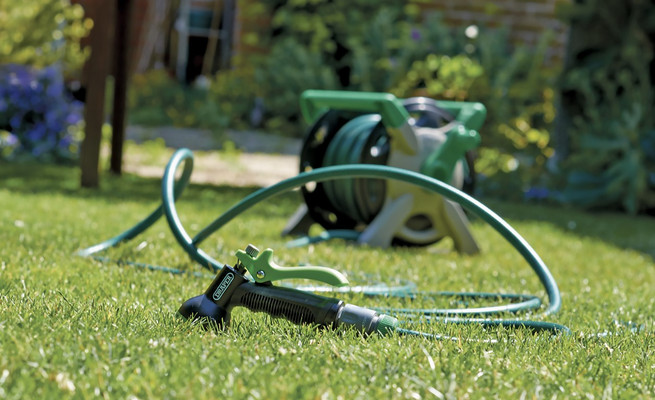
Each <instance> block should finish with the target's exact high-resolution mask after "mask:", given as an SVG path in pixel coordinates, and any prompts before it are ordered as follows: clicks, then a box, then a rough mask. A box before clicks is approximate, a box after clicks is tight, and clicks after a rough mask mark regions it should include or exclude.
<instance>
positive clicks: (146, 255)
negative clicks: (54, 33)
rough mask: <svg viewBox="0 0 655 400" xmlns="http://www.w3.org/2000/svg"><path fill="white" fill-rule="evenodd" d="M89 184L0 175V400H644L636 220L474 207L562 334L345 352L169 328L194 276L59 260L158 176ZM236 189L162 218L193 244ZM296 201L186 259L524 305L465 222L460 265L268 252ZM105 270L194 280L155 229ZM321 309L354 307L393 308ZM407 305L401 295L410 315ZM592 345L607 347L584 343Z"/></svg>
mask: <svg viewBox="0 0 655 400" xmlns="http://www.w3.org/2000/svg"><path fill="white" fill-rule="evenodd" d="M105 178H106V179H103V185H102V187H101V188H100V189H98V190H86V189H81V188H80V187H79V170H78V169H77V168H64V167H61V166H52V167H49V168H43V167H42V166H41V165H29V164H28V165H16V164H13V165H12V164H2V163H0V182H2V185H0V204H2V205H3V207H2V209H1V210H0V226H1V227H2V229H0V241H1V242H2V244H3V245H2V246H0V260H1V261H0V274H1V275H2V279H0V321H1V322H0V343H1V344H2V351H1V352H0V397H1V398H3V399H4V398H6V399H29V398H43V399H46V398H47V399H68V398H74V399H78V398H96V397H107V398H142V399H147V398H189V399H203V398H221V399H223V398H224V399H245V398H255V399H256V398H262V399H316V398H326V399H337V398H344V399H377V398H380V399H418V398H423V399H430V398H440V397H444V398H447V399H457V398H519V397H521V396H524V397H526V398H553V397H558V398H581V397H587V398H591V397H592V396H593V398H603V397H605V398H652V397H653V396H655V375H654V374H653V368H652V367H653V355H654V354H653V351H654V349H655V335H653V328H654V325H653V315H655V301H654V300H653V296H652V290H653V286H654V285H655V268H653V266H654V265H653V259H652V257H653V256H655V253H653V251H654V249H655V243H654V242H653V240H654V239H655V234H653V233H654V232H655V221H653V220H652V219H648V218H637V217H631V216H626V215H617V214H608V213H606V214H600V215H598V214H595V215H587V214H584V213H582V212H579V211H575V210H566V209H558V208H546V207H538V206H526V205H521V204H511V203H493V204H489V206H490V207H491V208H492V209H494V210H496V211H497V212H499V213H500V214H501V215H503V216H506V217H507V218H508V221H509V222H510V223H511V224H512V225H513V226H514V227H515V228H516V229H517V230H518V231H519V232H520V233H521V234H522V235H523V236H524V237H525V238H526V240H528V241H529V242H530V243H531V244H532V245H533V246H534V247H535V249H536V251H537V252H538V253H540V254H541V255H542V256H543V257H544V260H545V261H546V262H547V263H548V265H549V266H550V268H551V271H552V272H553V275H554V276H555V278H556V279H557V282H558V284H559V286H560V288H561V290H562V295H563V309H562V311H561V312H560V313H559V314H557V315H554V316H551V317H549V320H552V321H555V322H559V323H563V324H566V325H568V326H570V327H571V328H572V329H573V332H574V334H573V335H571V336H569V337H561V338H557V339H551V338H549V337H548V336H547V335H543V334H532V333H528V332H526V331H525V330H522V329H517V330H512V331H506V330H494V329H489V330H482V329H479V328H478V327H476V326H455V325H453V324H433V325H431V326H430V327H426V326H418V327H417V328H418V329H427V330H428V331H430V332H432V333H440V334H451V335H455V336H456V337H458V338H459V339H460V340H458V341H432V340H428V339H424V338H408V337H399V336H393V337H384V338H381V337H377V336H375V335H374V336H371V337H362V335H359V334H357V333H356V332H352V331H350V332H340V331H336V330H319V329H316V328H315V327H309V326H304V327H301V326H296V325H292V324H290V323H288V322H285V321H280V320H274V319H271V318H268V317H267V316H265V315H263V314H262V313H252V312H249V311H246V310H244V309H242V308H236V309H235V310H234V313H233V317H232V326H231V327H230V329H228V330H227V331H225V332H220V333H214V332H206V331H203V330H202V329H200V328H199V327H194V326H191V325H189V324H186V323H181V322H180V320H179V319H177V318H176V317H175V313H176V311H177V308H178V307H179V306H180V304H181V303H182V302H183V301H184V300H186V299H187V298H189V297H192V296H195V295H198V294H199V293H201V292H202V291H203V290H205V288H206V287H207V285H208V284H209V282H210V280H211V278H206V279H199V278H193V277H184V276H179V275H172V274H165V273H154V272H152V271H146V270H140V269H136V268H130V267H127V266H125V265H117V264H115V263H99V262H96V261H93V260H89V259H85V258H80V257H76V256H74V252H75V251H76V250H79V249H80V248H82V247H85V246H89V245H91V244H93V243H96V242H98V241H100V240H103V239H105V238H108V237H111V236H113V235H115V234H116V233H118V232H120V231H122V230H124V229H126V228H127V227H129V226H130V225H131V224H132V223H133V222H136V221H139V220H140V219H141V218H143V216H144V215H146V214H147V213H149V212H150V211H151V210H152V209H153V208H154V207H156V205H157V203H158V201H157V199H158V198H159V192H160V190H161V187H160V181H159V180H158V179H143V178H139V177H135V176H132V175H129V174H127V175H124V176H122V177H121V178H118V177H114V176H109V175H108V176H106V177H105ZM251 192H252V189H244V188H233V187H227V186H220V187H212V186H206V185H200V184H192V185H190V186H189V188H187V190H186V191H185V192H184V194H183V195H182V196H181V197H180V199H179V201H178V202H177V203H176V204H177V207H178V209H179V211H180V214H181V217H182V220H183V222H184V224H185V226H187V227H189V229H190V232H191V233H195V232H197V231H198V229H200V228H201V227H203V226H205V225H206V224H207V223H209V222H210V221H212V220H213V219H214V218H215V217H216V216H217V214H218V213H219V212H220V211H222V210H226V209H227V208H228V207H230V206H231V205H233V204H234V203H235V202H236V201H237V200H239V199H241V198H243V197H244V196H245V195H247V194H249V193H251ZM298 203H299V196H297V194H295V193H291V194H288V195H283V196H279V197H276V198H275V200H274V201H269V202H266V203H265V204H262V205H261V206H257V207H255V208H253V209H251V210H249V211H248V212H246V213H244V214H243V216H241V217H239V218H238V219H236V220H234V221H232V222H231V223H229V224H228V225H227V226H226V227H225V228H224V229H225V230H226V231H222V230H221V231H219V232H217V234H215V235H212V236H210V237H209V238H208V239H207V240H206V241H204V242H203V243H202V244H201V247H202V248H203V249H204V250H205V251H207V252H208V253H209V254H210V255H211V256H213V257H216V259H217V260H220V261H222V262H227V263H233V262H234V260H235V259H234V250H235V249H237V248H242V247H243V246H244V245H246V244H247V243H253V244H255V245H257V246H259V247H260V248H263V247H272V248H274V249H277V250H276V256H277V257H279V258H278V262H279V263H280V264H282V265H296V264H298V263H301V262H308V263H312V264H317V263H320V264H321V265H326V266H330V267H333V268H337V269H339V270H340V271H343V272H345V273H348V276H349V278H351V277H357V276H361V275H358V274H357V273H358V272H360V273H361V272H367V273H374V274H375V276H377V277H380V279H382V281H383V282H389V281H390V280H391V279H393V278H398V277H402V278H405V279H409V280H411V281H414V282H416V283H417V284H418V285H419V286H420V288H421V289H424V290H482V291H490V292H497V291H503V292H517V293H539V285H538V282H537V279H536V277H535V276H534V273H533V272H532V271H531V269H530V268H529V267H528V266H527V265H526V264H525V262H524V261H523V260H522V259H521V258H520V256H518V255H517V254H516V253H515V252H513V251H512V250H511V248H510V247H509V245H508V244H507V243H505V242H504V241H503V240H502V239H501V238H500V236H499V235H497V234H494V232H492V231H491V230H490V229H488V228H487V227H486V226H484V225H483V224H481V223H480V221H477V222H475V221H474V222H473V224H472V230H473V232H474V234H475V236H476V237H477V238H479V240H480V243H481V245H482V247H483V252H482V253H481V254H480V255H479V256H475V257H462V256H459V255H457V254H456V253H454V252H442V251H440V250H441V249H440V248H439V247H438V246H437V247H435V248H431V249H424V248H414V249H394V250H380V249H375V250H374V249H370V248H368V247H366V246H352V245H348V244H346V243H343V242H339V241H337V242H330V243H323V244H317V245H314V246H312V247H311V249H308V248H300V249H284V241H285V239H284V238H281V237H280V236H279V232H280V229H282V227H283V226H284V224H285V221H286V218H287V217H288V216H289V215H290V214H291V213H292V212H293V211H294V210H295V208H296V207H297V205H298ZM109 256H110V257H113V258H115V259H121V260H124V261H128V260H129V261H142V262H146V263H152V264H159V265H167V266H174V267H180V268H186V269H189V270H192V271H201V268H200V267H199V266H198V265H192V264H191V263H190V262H189V258H188V256H187V255H186V254H185V253H184V252H183V251H182V250H181V249H180V248H179V246H178V245H177V242H176V241H175V239H174V238H173V237H172V235H171V234H170V232H169V230H168V227H167V225H166V223H164V222H162V221H160V222H159V223H157V224H155V225H154V226H153V227H152V228H151V230H149V231H147V232H146V233H144V234H143V236H140V237H138V238H137V239H136V240H134V241H132V242H128V243H125V244H124V245H123V246H121V247H120V248H118V249H115V250H114V251H113V252H112V253H110V254H109ZM617 265H620V266H621V267H620V268H617V267H616V266H617ZM397 266H398V267H400V268H398V267H397ZM333 295H334V296H335V297H340V298H343V299H344V300H345V301H349V302H352V303H353V304H360V305H364V306H374V305H384V304H386V303H385V302H387V301H393V299H390V298H381V297H375V298H369V297H363V296H356V295H354V296H347V295H344V294H338V293H334V294H333ZM541 296H543V294H541ZM424 303H425V300H424V299H421V298H416V299H414V300H413V301H412V303H411V306H412V307H420V306H422V305H423V304H424ZM512 317H517V316H512ZM617 320H618V321H633V322H634V323H635V324H637V325H640V326H642V324H643V327H644V330H643V331H642V332H641V333H638V334H632V333H630V332H627V329H625V328H624V327H621V326H617V325H616V321H617ZM602 331H610V332H611V334H609V335H606V336H600V337H598V336H596V335H594V333H596V332H602ZM479 338H494V339H498V340H499V341H500V343H498V344H490V343H484V342H478V341H477V339H479ZM328 378H329V379H328ZM524 394H525V395H524Z"/></svg>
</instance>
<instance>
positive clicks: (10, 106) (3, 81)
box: [0, 65, 82, 160]
mask: <svg viewBox="0 0 655 400" xmlns="http://www.w3.org/2000/svg"><path fill="white" fill-rule="evenodd" d="M81 120H82V105H81V103H79V102H76V101H73V100H72V99H71V98H70V96H69V94H68V93H67V92H66V91H65V87H64V83H63V78H62V76H61V73H60V71H59V69H57V68H55V67H47V68H44V69H42V70H36V69H33V68H30V67H27V66H22V65H5V66H0V127H4V129H7V130H9V131H10V133H9V136H8V138H7V137H6V136H5V138H4V139H3V140H2V141H0V149H2V148H3V147H8V148H10V149H11V152H10V155H11V153H23V154H32V155H33V156H34V157H37V158H40V157H45V158H53V157H54V159H55V160H56V159H61V158H62V157H63V158H65V159H70V158H72V157H74V156H75V155H74V154H72V153H70V148H71V147H72V146H71V144H72V143H73V142H74V139H73V138H72V137H71V135H70V133H69V132H68V131H69V129H68V127H69V126H71V125H75V124H77V123H79V122H80V121H81ZM0 154H7V152H2V151H0Z"/></svg>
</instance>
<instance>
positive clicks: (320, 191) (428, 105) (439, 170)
mask: <svg viewBox="0 0 655 400" xmlns="http://www.w3.org/2000/svg"><path fill="white" fill-rule="evenodd" d="M300 105H301V110H302V113H303V117H304V118H305V120H306V121H308V122H312V121H314V122H313V124H312V126H311V127H310V129H309V131H308V134H307V137H306V138H305V140H304V142H303V147H302V150H301V154H300V172H306V171H311V170H313V169H316V168H320V167H327V166H332V165H344V164H378V165H389V166H393V167H399V168H404V169H408V170H411V171H416V172H420V173H423V174H425V175H428V176H431V177H433V178H436V179H439V180H441V181H443V182H447V183H450V184H451V185H452V186H455V187H457V188H460V189H462V188H464V189H465V190H466V189H468V190H471V189H472V185H473V182H474V171H473V164H472V157H470V151H471V150H473V149H474V148H476V147H477V146H478V145H479V144H480V135H479V134H478V132H477V130H478V129H479V128H480V127H481V125H482V123H483V122H484V118H485V116H486V109H485V107H484V105H482V104H481V103H469V102H452V101H436V100H433V99H430V98H426V97H416V98H409V99H405V100H404V101H401V100H400V99H397V98H396V97H395V96H393V95H391V94H388V93H362V92H346V91H318V90H309V91H306V92H304V93H303V95H302V97H301V103H300ZM302 195H303V198H304V200H305V204H303V205H301V207H300V208H299V209H298V211H296V213H295V214H294V215H293V216H292V217H291V218H290V220H289V221H288V223H287V226H286V227H285V229H284V231H283V234H292V235H298V234H303V235H307V234H308V232H309V228H310V227H311V225H313V224H314V223H318V224H320V225H321V226H322V227H323V228H324V229H326V230H328V231H334V230H352V231H356V232H359V234H358V235H357V240H358V242H360V243H365V244H368V245H372V246H379V247H388V246H390V245H412V246H426V245H430V244H432V243H435V242H437V241H439V240H441V239H443V238H444V237H450V238H452V240H453V243H454V247H455V249H457V251H459V252H462V253H467V254H473V253H477V252H478V251H479V247H478V245H477V243H476V242H475V239H474V238H473V236H472V234H471V232H470V231H469V229H468V220H467V217H466V215H465V214H464V212H463V210H462V208H461V207H460V206H459V205H458V204H457V203H454V202H451V201H449V200H446V199H443V198H442V197H441V196H439V195H436V194H434V193H428V192H427V191H425V190H423V189H419V188H417V187H416V186H413V185H408V184H405V183H403V182H398V181H386V180H382V179H342V180H335V181H329V182H324V183H321V182H319V183H315V184H311V185H305V186H303V187H302Z"/></svg>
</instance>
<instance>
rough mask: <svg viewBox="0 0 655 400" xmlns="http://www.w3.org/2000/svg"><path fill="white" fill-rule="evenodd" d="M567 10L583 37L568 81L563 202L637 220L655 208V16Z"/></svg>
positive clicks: (619, 0) (639, 6)
mask: <svg viewBox="0 0 655 400" xmlns="http://www.w3.org/2000/svg"><path fill="white" fill-rule="evenodd" d="M561 10H562V13H563V17H564V18H565V19H566V20H568V21H570V22H572V23H573V24H574V25H573V27H574V32H575V35H573V36H572V38H571V40H572V42H571V46H572V50H571V53H572V57H571V59H572V60H573V61H572V63H571V65H570V66H569V68H568V69H567V70H566V71H565V73H564V75H563V78H562V90H563V97H564V99H565V103H564V104H565V106H566V109H567V111H568V113H569V114H571V121H572V123H571V125H570V126H569V129H568V135H569V138H570V142H569V146H570V149H569V150H570V154H569V157H568V158H567V159H566V161H565V163H564V164H563V166H564V168H565V172H566V180H567V185H566V187H565V189H564V191H563V193H562V200H564V201H566V202H570V203H573V204H576V205H579V206H582V207H587V208H594V207H611V208H616V207H622V208H623V209H625V210H627V211H629V212H631V213H636V212H637V211H639V210H641V209H648V208H655V151H654V150H653V149H655V116H654V115H653V112H652V110H653V108H654V107H655V96H654V93H653V83H654V82H653V76H652V71H653V62H654V54H653V42H652V38H653V37H654V35H655V26H654V25H653V23H652V21H653V20H654V19H655V9H653V7H652V6H651V5H650V3H649V2H643V1H638V0H629V1H623V0H612V1H602V2H601V1H596V0H586V1H579V2H576V3H573V4H570V5H569V6H568V7H563V8H562V9H561Z"/></svg>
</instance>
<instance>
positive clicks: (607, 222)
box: [485, 200, 655, 260]
mask: <svg viewBox="0 0 655 400" xmlns="http://www.w3.org/2000/svg"><path fill="white" fill-rule="evenodd" d="M485 201H486V200H485ZM487 206H489V207H490V208H491V209H492V210H494V211H495V212H497V213H498V214H499V215H500V216H502V217H503V218H508V219H511V220H513V221H526V222H530V221H536V222H545V223H549V224H551V225H554V226H556V227H558V228H560V229H561V230H562V231H565V232H571V233H574V234H576V235H578V236H581V237H591V238H596V239H600V240H602V241H604V242H607V243H610V244H613V245H615V246H617V247H620V248H623V249H630V250H635V251H638V252H641V253H644V254H646V255H649V256H650V257H651V258H653V260H655V218H653V217H652V216H649V215H643V214H642V215H628V214H624V213H618V212H604V211H595V212H584V211H580V210H577V209H573V208H566V207H560V206H556V205H550V206H546V205H538V204H521V203H504V202H498V201H493V200H490V201H488V202H487Z"/></svg>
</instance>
